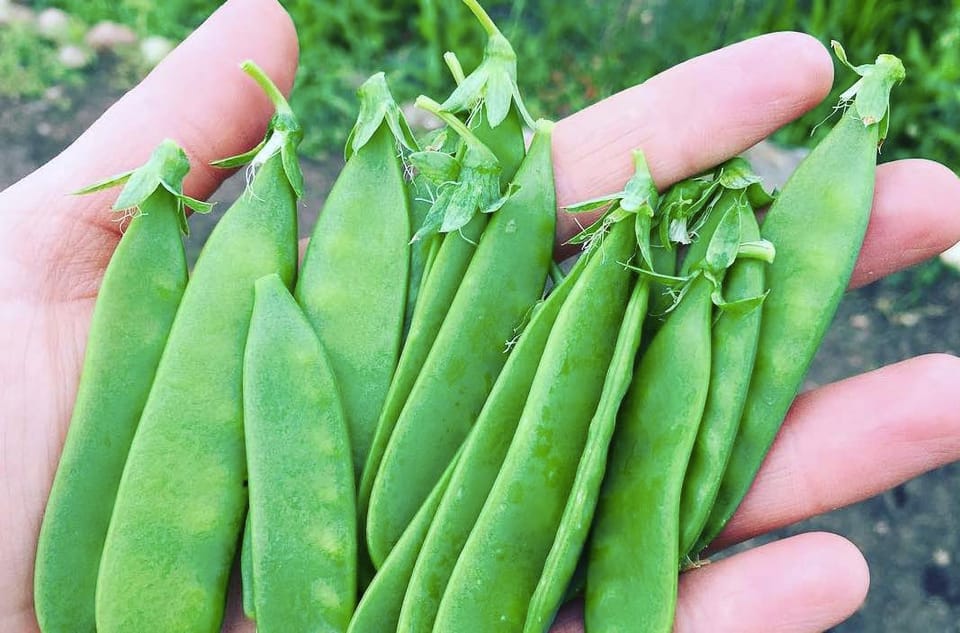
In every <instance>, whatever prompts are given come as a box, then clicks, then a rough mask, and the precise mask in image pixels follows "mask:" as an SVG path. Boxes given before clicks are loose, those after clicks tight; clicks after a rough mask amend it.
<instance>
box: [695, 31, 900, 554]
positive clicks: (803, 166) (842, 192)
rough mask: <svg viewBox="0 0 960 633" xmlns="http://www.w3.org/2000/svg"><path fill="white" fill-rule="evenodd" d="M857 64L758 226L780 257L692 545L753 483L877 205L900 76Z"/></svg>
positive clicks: (883, 63)
mask: <svg viewBox="0 0 960 633" xmlns="http://www.w3.org/2000/svg"><path fill="white" fill-rule="evenodd" d="M837 48H838V54H839V55H840V56H841V59H842V60H844V61H845V60H846V57H845V56H843V55H842V49H839V45H837ZM855 70H856V71H857V73H858V74H860V75H861V76H862V78H861V80H860V81H858V82H857V85H856V86H854V89H851V90H848V91H847V92H846V93H844V100H843V102H844V103H849V104H850V105H849V107H847V108H846V110H844V111H843V113H842V114H841V116H840V120H839V121H838V122H837V123H836V124H835V125H834V127H833V129H832V130H831V131H830V132H829V133H828V134H827V136H826V137H824V139H823V140H822V141H821V142H820V143H818V144H817V146H816V147H815V148H814V149H813V151H812V152H810V154H809V155H808V156H807V157H806V158H805V159H804V160H803V162H801V163H800V165H799V166H798V167H797V169H796V171H795V172H794V173H793V175H792V176H791V177H790V179H789V180H788V181H787V184H786V185H784V187H783V190H782V191H781V192H780V195H779V197H778V198H777V200H776V201H775V202H774V203H773V205H772V206H771V207H770V210H769V211H768V212H767V215H766V217H765V219H764V221H763V224H762V225H761V229H760V234H761V235H762V236H763V237H764V238H765V239H767V240H769V241H770V242H772V243H774V244H775V245H776V248H777V258H776V260H775V262H774V263H773V264H772V265H771V266H770V267H769V268H768V269H767V286H768V287H769V288H770V292H769V294H768V295H767V298H766V300H765V301H764V303H763V311H762V315H761V320H762V324H761V326H760V338H759V341H758V343H757V355H756V362H755V366H754V370H753V376H752V377H751V380H750V387H749V391H748V393H747V401H746V405H745V407H744V411H743V416H742V417H741V420H740V428H739V430H738V431H737V438H736V440H735V441H734V445H733V453H732V455H731V457H730V461H729V465H728V466H727V469H726V472H725V473H724V475H723V480H722V482H721V484H720V490H719V492H718V493H717V499H716V502H715V503H714V507H713V510H712V511H711V513H710V517H709V519H708V520H707V524H706V526H705V527H704V530H703V533H702V534H701V536H700V538H699V540H698V542H697V544H696V546H695V547H694V550H695V551H700V550H702V549H704V548H705V547H706V546H707V545H709V544H710V543H711V542H712V541H713V539H714V538H716V536H717V535H718V534H719V533H720V531H721V530H722V529H723V527H724V525H726V523H727V521H729V520H730V517H732V516H733V513H734V511H735V510H736V509H737V506H739V505H740V501H741V500H742V499H743V497H744V496H745V495H746V493H747V490H748V489H749V488H750V485H751V484H752V483H753V479H754V477H755V476H756V474H757V471H758V470H759V469H760V465H761V463H762V462H763V459H764V457H765V456H766V454H767V451H768V450H769V449H770V445H771V444H772V443H773V439H774V437H776V434H777V432H778V431H779V429H780V425H781V424H782V423H783V419H784V417H785V416H786V414H787V410H788V409H789V408H790V404H791V403H792V402H793V399H794V397H795V396H796V395H797V391H798V390H799V389H800V387H801V385H802V384H803V378H804V376H805V375H806V372H807V369H808V367H809V366H810V362H811V361H812V359H813V356H814V354H815V353H816V350H817V348H818V347H819V345H820V342H821V341H822V340H823V336H824V334H825V333H826V330H827V328H828V327H829V325H830V322H831V321H832V319H833V315H834V314H835V312H836V310H837V306H838V305H839V303H840V299H841V297H842V296H843V293H844V291H845V290H846V288H847V285H848V283H849V281H850V277H851V275H852V274H853V267H854V264H855V263H856V261H857V256H858V255H859V252H860V246H861V244H862V243H863V237H864V234H865V233H866V228H867V222H868V220H869V218H870V209H871V207H872V205H873V191H874V181H875V175H876V157H877V146H878V144H879V143H880V142H882V140H883V132H885V131H886V125H887V123H886V122H887V120H888V117H889V110H888V104H889V98H890V90H891V89H892V87H893V85H894V84H895V83H898V82H899V81H901V80H902V79H903V77H904V69H903V65H902V64H901V62H900V60H899V59H897V58H896V57H893V56H892V55H880V56H879V57H878V58H877V61H876V63H874V64H866V65H864V66H860V67H858V68H857V69H855Z"/></svg>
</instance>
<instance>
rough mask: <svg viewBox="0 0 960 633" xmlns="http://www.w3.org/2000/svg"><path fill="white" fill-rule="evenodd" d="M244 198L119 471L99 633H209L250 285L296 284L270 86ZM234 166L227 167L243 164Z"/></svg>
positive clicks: (176, 332)
mask: <svg viewBox="0 0 960 633" xmlns="http://www.w3.org/2000/svg"><path fill="white" fill-rule="evenodd" d="M243 68H244V69H245V70H246V71H247V72H248V73H249V74H251V75H252V76H253V77H254V78H255V79H256V80H257V82H258V83H260V85H261V86H263V87H264V89H265V90H266V91H267V94H268V95H269V96H270V97H271V98H272V99H273V101H274V103H275V104H276V106H277V114H276V115H275V116H274V117H273V119H272V120H271V122H270V126H269V128H268V135H267V138H266V139H265V142H264V143H263V144H261V146H259V147H260V149H259V150H257V151H256V152H251V153H247V154H245V155H243V157H244V158H252V160H253V162H252V163H251V165H252V169H253V172H254V175H252V177H251V182H250V185H249V187H248V189H247V191H245V192H244V194H243V195H242V196H241V197H240V198H239V199H238V200H237V201H236V202H235V203H234V204H233V205H232V206H231V207H230V208H229V209H228V210H227V212H226V213H225V214H224V216H223V218H222V219H221V220H220V222H219V223H218V224H217V226H216V227H215V228H214V230H213V233H212V234H211V235H210V237H209V238H208V240H207V242H206V244H205V245H204V248H203V250H202V252H201V253H200V257H199V259H198V261H197V264H196V266H195V267H194V270H193V274H192V276H191V278H190V282H189V283H188V284H187V288H186V290H185V292H184V294H183V300H182V302H181V304H180V307H179V309H178V310H177V315H176V317H175V319H174V321H173V326H172V327H171V330H170V336H169V338H168V339H167V344H166V347H165V348H164V351H163V355H162V357H161V359H160V364H159V366H158V368H157V373H156V377H155V379H154V382H153V386H152V388H151V390H150V395H149V396H148V398H147V402H146V405H145V408H144V411H143V416H142V417H141V419H140V425H139V427H138V429H137V432H136V435H135V437H134V439H133V443H132V444H131V446H130V453H129V456H128V458H127V462H126V465H125V467H124V470H123V476H122V478H121V480H120V486H119V489H118V491H117V501H116V505H115V507H114V511H113V516H112V518H111V520H110V527H109V529H108V531H107V539H106V543H105V545H104V550H103V558H102V560H101V563H100V573H99V579H98V582H97V597H96V610H97V630H98V631H99V632H100V633H114V632H117V633H128V632H129V631H138V632H140V633H155V632H156V633H159V632H163V633H167V632H170V633H174V632H176V633H211V632H214V631H219V628H220V622H221V620H222V618H223V609H224V603H225V593H226V587H227V579H228V577H229V572H230V568H231V566H232V563H233V560H234V555H235V552H236V548H237V542H238V540H239V539H240V529H241V525H242V523H243V518H244V511H245V509H246V505H247V490H246V488H245V487H244V481H245V480H246V461H245V457H244V444H243V425H242V421H243V417H242V404H241V368H242V359H243V349H244V346H245V343H246V338H247V329H248V327H249V323H250V313H251V310H252V309H253V288H254V283H255V281H256V280H257V279H259V278H260V277H262V276H263V275H266V274H269V273H273V272H276V273H279V274H280V276H281V278H282V279H283V280H284V281H285V282H286V283H292V282H293V277H294V274H295V270H296V262H297V226H296V219H297V207H296V200H297V197H298V195H299V193H300V186H301V183H302V176H301V173H300V171H299V165H298V163H297V158H296V146H297V143H298V142H299V140H300V137H301V130H300V127H299V125H298V124H297V121H296V119H295V118H294V116H293V113H292V111H291V110H290V109H289V106H288V105H287V103H286V101H285V100H284V99H283V96H282V95H281V94H280V92H279V90H277V89H276V87H274V86H273V85H272V84H271V83H270V81H269V79H268V78H267V77H266V75H264V74H263V72H262V71H261V70H260V69H259V68H257V67H256V66H255V65H254V64H253V63H252V62H245V63H244V64H243ZM241 160H242V158H237V159H236V161H233V160H230V161H229V162H230V163H235V162H239V161H241Z"/></svg>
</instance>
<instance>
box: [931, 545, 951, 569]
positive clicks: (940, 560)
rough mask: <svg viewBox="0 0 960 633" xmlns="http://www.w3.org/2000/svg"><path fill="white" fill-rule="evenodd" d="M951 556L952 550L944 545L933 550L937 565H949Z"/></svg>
mask: <svg viewBox="0 0 960 633" xmlns="http://www.w3.org/2000/svg"><path fill="white" fill-rule="evenodd" d="M950 558H951V557H950V552H948V551H947V550H945V549H943V548H942V547H939V548H937V549H935V550H934V551H933V564H934V565H936V566H937V567H949V566H950Z"/></svg>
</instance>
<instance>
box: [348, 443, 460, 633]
mask: <svg viewBox="0 0 960 633" xmlns="http://www.w3.org/2000/svg"><path fill="white" fill-rule="evenodd" d="M456 463H457V458H454V461H453V462H451V463H450V466H448V467H447V470H446V472H444V474H443V477H441V478H440V481H438V482H437V485H436V486H434V488H433V491H431V493H430V496H429V497H427V499H426V501H424V502H423V505H422V506H421V507H420V509H419V510H417V514H416V515H414V517H413V520H412V521H411V522H410V525H408V526H407V529H406V530H404V531H403V536H401V537H400V540H399V541H397V545H396V547H394V548H393V550H392V551H391V552H390V555H389V556H387V560H385V561H384V563H383V565H382V566H381V567H380V569H379V570H378V571H377V575H376V576H374V578H373V582H371V583H370V586H369V587H367V590H366V592H364V594H363V599H362V600H360V604H359V605H357V610H356V612H355V613H354V614H353V619H352V620H350V628H348V629H347V633H378V632H380V631H396V630H400V631H403V630H405V629H402V628H400V629H397V619H398V618H399V617H400V606H401V604H402V603H403V596H404V591H406V588H407V583H408V582H409V581H410V574H411V573H412V572H413V566H414V563H415V562H416V561H417V556H418V555H419V553H420V549H421V547H422V546H423V539H424V537H425V536H426V534H427V529H428V528H429V527H430V524H431V522H432V521H433V520H434V515H435V513H436V511H437V506H438V505H439V504H440V499H441V497H443V494H444V492H446V490H447V485H448V484H449V482H450V475H451V473H452V472H453V469H454V467H455V465H456Z"/></svg>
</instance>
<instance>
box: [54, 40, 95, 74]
mask: <svg viewBox="0 0 960 633" xmlns="http://www.w3.org/2000/svg"><path fill="white" fill-rule="evenodd" d="M57 59H58V60H60V63H61V64H63V65H64V66H65V67H67V68H83V67H84V66H86V65H87V64H88V63H89V62H90V53H88V52H87V51H85V50H84V49H82V48H80V47H79V46H76V45H74V44H67V45H66V46H61V47H60V51H59V52H58V53H57Z"/></svg>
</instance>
